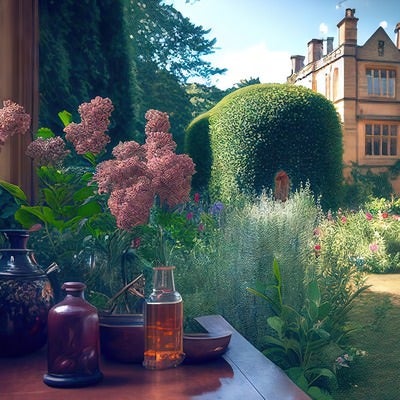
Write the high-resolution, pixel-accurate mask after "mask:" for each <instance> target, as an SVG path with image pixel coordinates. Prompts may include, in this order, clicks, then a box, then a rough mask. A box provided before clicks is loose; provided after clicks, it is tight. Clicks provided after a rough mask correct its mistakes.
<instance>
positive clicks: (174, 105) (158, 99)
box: [127, 0, 224, 152]
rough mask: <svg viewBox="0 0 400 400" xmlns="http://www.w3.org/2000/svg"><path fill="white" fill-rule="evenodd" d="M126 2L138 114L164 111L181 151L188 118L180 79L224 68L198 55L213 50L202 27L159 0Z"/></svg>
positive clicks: (189, 106)
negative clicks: (136, 82)
mask: <svg viewBox="0 0 400 400" xmlns="http://www.w3.org/2000/svg"><path fill="white" fill-rule="evenodd" d="M128 4H129V6H128V13H127V19H128V30H129V36H130V39H131V42H132V44H133V47H134V49H135V63H136V65H137V79H138V82H139V86H140V93H141V100H140V106H139V108H140V111H139V114H140V115H141V116H144V114H145V112H146V111H147V110H148V109H149V108H155V109H159V110H161V111H164V112H167V113H168V114H169V116H170V121H171V132H172V134H173V135H174V139H175V141H176V143H177V144H178V152H182V151H183V142H184V135H185V129H186V126H187V125H188V124H189V122H190V120H191V119H192V117H193V105H192V103H191V99H190V94H188V93H187V91H186V82H187V81H188V80H189V79H193V78H196V77H197V78H199V77H200V78H202V79H203V80H204V81H207V80H209V79H210V77H211V76H213V75H215V74H219V73H222V72H224V70H223V69H220V68H214V67H213V66H212V65H211V63H210V62H208V61H206V60H204V58H203V57H204V56H206V55H208V54H211V53H213V52H214V46H215V43H216V40H215V39H212V40H209V39H207V38H206V37H205V36H206V35H207V34H208V33H209V31H208V30H204V29H203V27H201V26H195V25H194V24H192V23H191V22H190V20H189V19H188V18H185V17H183V15H182V14H181V13H180V12H178V11H177V10H175V9H174V8H173V6H171V5H167V4H164V3H163V2H162V1H160V0H142V1H140V2H137V1H131V0H129V1H128ZM143 124H144V118H143Z"/></svg>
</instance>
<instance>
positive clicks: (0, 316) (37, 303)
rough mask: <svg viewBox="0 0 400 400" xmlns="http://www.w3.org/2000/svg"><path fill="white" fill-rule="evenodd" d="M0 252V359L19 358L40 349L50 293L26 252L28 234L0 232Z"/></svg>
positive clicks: (51, 300)
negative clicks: (1, 239)
mask: <svg viewBox="0 0 400 400" xmlns="http://www.w3.org/2000/svg"><path fill="white" fill-rule="evenodd" d="M0 232H2V233H3V234H4V235H5V236H6V238H7V240H8V242H9V248H4V249H0V356H2V357H13V356H22V355H25V354H28V353H31V352H33V351H36V350H38V349H40V348H41V347H43V345H44V344H45V343H46V340H47V315H48V312H49V310H50V308H51V307H52V306H53V305H54V300H53V299H54V292H53V289H52V286H51V283H50V281H49V279H48V277H47V274H46V272H45V271H44V270H43V269H42V268H41V267H40V266H39V265H38V264H37V263H36V261H35V259H34V257H33V252H32V250H29V249H27V242H28V239H29V232H28V231H26V230H22V229H9V230H2V231H0Z"/></svg>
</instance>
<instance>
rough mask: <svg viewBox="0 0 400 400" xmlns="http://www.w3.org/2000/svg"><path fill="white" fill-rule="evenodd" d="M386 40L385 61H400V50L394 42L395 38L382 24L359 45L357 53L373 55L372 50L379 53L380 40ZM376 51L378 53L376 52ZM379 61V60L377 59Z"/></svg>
mask: <svg viewBox="0 0 400 400" xmlns="http://www.w3.org/2000/svg"><path fill="white" fill-rule="evenodd" d="M379 41H383V42H384V56H383V58H384V59H385V61H396V62H399V61H400V50H399V49H398V48H397V47H396V45H395V44H394V43H393V40H392V39H391V38H390V37H389V35H388V34H387V33H386V31H385V30H384V29H383V28H382V27H381V26H380V27H379V28H378V29H377V30H376V31H375V32H374V33H373V34H372V35H371V36H370V38H369V39H368V40H367V41H366V42H365V43H364V44H363V45H362V46H358V50H357V55H358V57H363V56H364V55H365V56H369V57H368V58H370V56H371V51H372V52H373V53H374V54H376V56H378V54H377V50H378V42H379ZM375 51H376V53H375ZM377 61H378V60H377Z"/></svg>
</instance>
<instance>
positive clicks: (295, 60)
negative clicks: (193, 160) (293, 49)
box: [290, 56, 305, 74]
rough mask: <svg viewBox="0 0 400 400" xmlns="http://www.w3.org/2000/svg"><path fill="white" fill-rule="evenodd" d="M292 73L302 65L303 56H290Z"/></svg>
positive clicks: (297, 70)
mask: <svg viewBox="0 0 400 400" xmlns="http://www.w3.org/2000/svg"><path fill="white" fill-rule="evenodd" d="M290 59H291V60H292V74H297V72H299V71H300V70H301V69H302V68H303V67H304V59H305V57H304V56H292V57H290Z"/></svg>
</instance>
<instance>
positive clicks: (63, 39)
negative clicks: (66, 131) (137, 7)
mask: <svg viewBox="0 0 400 400" xmlns="http://www.w3.org/2000/svg"><path fill="white" fill-rule="evenodd" d="M124 15H125V14H124V8H123V1H122V0H101V1H96V0H81V1H79V2H76V1H74V0H63V1H54V0H40V1H39V23H40V117H39V118H40V125H41V126H47V127H49V128H51V129H53V130H54V131H55V132H59V131H60V129H61V128H62V126H61V125H60V122H59V120H58V117H57V113H58V112H59V111H62V110H64V109H66V110H67V111H69V112H71V113H73V114H74V116H75V117H76V118H75V119H76V120H77V119H78V117H77V116H76V112H77V107H78V105H79V104H81V103H82V102H87V101H89V100H91V99H92V98H94V97H95V96H102V97H109V98H110V99H111V100H112V101H113V103H114V105H115V111H114V112H113V116H112V121H113V126H112V127H111V129H110V135H111V137H112V145H113V144H116V143H118V142H119V141H120V140H122V139H123V138H127V137H131V138H133V137H135V135H134V134H135V131H136V128H137V127H136V124H137V121H138V115H137V113H138V111H139V110H138V107H137V105H138V103H139V100H138V96H137V95H138V94H139V89H138V87H137V81H136V79H137V76H136V75H137V74H136V72H135V69H136V68H135V64H134V57H133V56H132V53H131V52H130V47H129V46H128V34H127V31H126V23H125V22H126V21H125V16H124ZM77 122H79V121H77Z"/></svg>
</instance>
